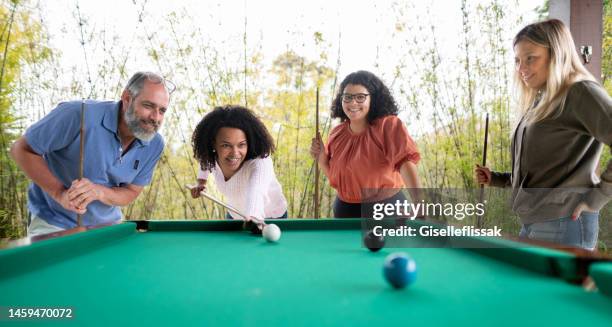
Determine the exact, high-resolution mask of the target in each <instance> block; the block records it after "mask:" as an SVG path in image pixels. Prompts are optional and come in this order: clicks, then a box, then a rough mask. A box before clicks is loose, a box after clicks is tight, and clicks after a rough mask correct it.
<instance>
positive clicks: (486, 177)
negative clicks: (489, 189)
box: [474, 164, 491, 186]
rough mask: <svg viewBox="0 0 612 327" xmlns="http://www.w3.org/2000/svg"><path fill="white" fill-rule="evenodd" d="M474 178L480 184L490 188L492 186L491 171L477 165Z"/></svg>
mask: <svg viewBox="0 0 612 327" xmlns="http://www.w3.org/2000/svg"><path fill="white" fill-rule="evenodd" d="M474 176H475V178H476V181H477V182H478V184H482V185H486V186H489V185H490V184H491V169H489V168H488V167H483V166H481V165H479V164H476V168H474Z"/></svg>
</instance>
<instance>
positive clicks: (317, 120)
mask: <svg viewBox="0 0 612 327" xmlns="http://www.w3.org/2000/svg"><path fill="white" fill-rule="evenodd" d="M316 103H317V105H316V107H317V108H316V111H317V113H316V118H315V125H316V134H315V138H318V137H319V87H318V86H317V102H316ZM314 166H315V186H314V187H315V189H314V205H315V208H314V209H315V210H314V211H315V212H314V215H315V219H319V217H320V215H321V212H320V210H319V174H320V171H319V158H315V165H314Z"/></svg>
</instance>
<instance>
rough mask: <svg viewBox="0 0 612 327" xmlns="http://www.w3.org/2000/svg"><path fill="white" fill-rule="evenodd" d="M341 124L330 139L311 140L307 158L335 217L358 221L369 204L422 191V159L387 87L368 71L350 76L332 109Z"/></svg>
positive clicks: (391, 200) (396, 198)
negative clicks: (321, 178) (325, 185)
mask: <svg viewBox="0 0 612 327" xmlns="http://www.w3.org/2000/svg"><path fill="white" fill-rule="evenodd" d="M331 112H332V117H333V118H340V121H341V122H342V123H341V124H340V125H339V126H337V127H336V128H334V129H333V130H332V131H331V133H330V136H329V141H328V143H327V146H324V145H323V141H322V139H321V135H317V138H315V139H313V140H312V145H311V148H310V153H311V155H312V156H313V157H314V158H315V159H316V160H317V162H318V164H319V166H320V167H321V169H322V170H323V172H324V173H325V175H327V178H328V179H329V181H330V184H331V186H332V187H333V188H335V189H336V191H337V192H338V195H337V197H336V200H335V202H334V217H336V218H356V217H362V216H363V215H364V212H362V209H365V210H368V205H365V206H364V208H362V204H369V203H373V202H392V203H394V202H395V201H396V200H402V199H404V197H403V194H402V193H401V192H399V189H400V188H403V187H408V188H411V189H417V188H420V182H419V178H418V175H417V168H416V164H417V163H418V161H419V159H420V155H419V152H418V149H417V146H416V144H415V143H414V141H413V140H412V138H411V137H410V135H409V134H408V130H407V129H406V126H404V123H403V122H402V121H401V120H400V119H399V118H397V113H398V108H397V105H396V103H395V100H394V99H393V96H392V95H391V92H390V91H389V89H388V88H387V86H385V84H384V83H383V82H382V81H381V80H380V78H378V77H377V76H376V75H374V74H372V73H370V72H367V71H358V72H354V73H351V74H349V75H348V76H347V77H346V78H345V79H344V81H342V83H341V84H340V88H339V90H338V94H337V95H336V98H335V99H334V102H333V103H332V107H331Z"/></svg>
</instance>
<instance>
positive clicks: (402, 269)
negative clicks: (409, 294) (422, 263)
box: [383, 252, 416, 288]
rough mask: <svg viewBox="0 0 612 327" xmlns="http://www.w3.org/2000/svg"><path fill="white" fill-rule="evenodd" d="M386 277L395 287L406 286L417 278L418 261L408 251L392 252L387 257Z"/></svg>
mask: <svg viewBox="0 0 612 327" xmlns="http://www.w3.org/2000/svg"><path fill="white" fill-rule="evenodd" d="M383 270H384V275H385V279H386V280H387V282H389V284H391V286H393V287H395V288H404V287H406V286H407V285H410V284H412V283H414V281H415V280H416V262H414V260H413V259H412V258H411V257H410V256H408V255H407V254H406V253H403V252H397V253H391V254H389V255H388V256H387V258H386V259H385V266H384V269H383Z"/></svg>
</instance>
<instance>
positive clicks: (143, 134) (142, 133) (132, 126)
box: [123, 101, 159, 142]
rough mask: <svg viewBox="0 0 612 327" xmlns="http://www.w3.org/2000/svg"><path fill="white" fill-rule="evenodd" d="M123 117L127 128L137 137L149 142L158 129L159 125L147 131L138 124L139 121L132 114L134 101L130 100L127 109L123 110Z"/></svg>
mask: <svg viewBox="0 0 612 327" xmlns="http://www.w3.org/2000/svg"><path fill="white" fill-rule="evenodd" d="M123 117H124V119H125V123H126V124H127V127H128V129H129V130H130V132H131V133H132V134H133V135H134V137H136V138H137V139H139V140H141V141H145V142H149V141H151V140H152V139H153V138H154V137H155V134H157V130H158V129H159V127H157V128H155V130H154V131H153V132H148V131H147V130H145V129H144V128H142V127H141V126H140V121H139V120H138V118H137V117H136V115H135V114H134V101H132V103H131V104H130V106H129V107H128V109H127V110H126V111H125V114H124V115H123Z"/></svg>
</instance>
